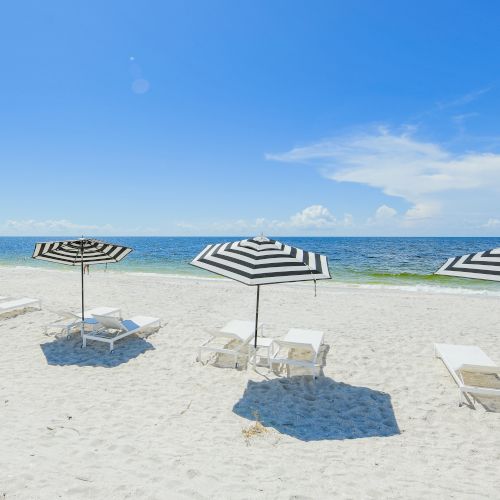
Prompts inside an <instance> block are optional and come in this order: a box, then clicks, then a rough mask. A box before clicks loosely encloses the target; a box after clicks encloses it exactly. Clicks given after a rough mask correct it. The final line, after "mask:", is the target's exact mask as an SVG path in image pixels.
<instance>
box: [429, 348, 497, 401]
mask: <svg viewBox="0 0 500 500" xmlns="http://www.w3.org/2000/svg"><path fill="white" fill-rule="evenodd" d="M434 352H435V354H436V357H438V358H441V360H442V361H443V363H444V365H445V366H446V368H448V371H449V372H450V375H451V376H452V377H453V380H455V382H456V383H457V385H458V392H459V399H458V402H459V406H462V404H463V398H464V397H465V398H466V399H467V400H468V401H469V403H471V404H472V406H474V403H473V402H472V401H471V400H470V399H469V397H468V396H467V394H470V395H471V396H472V397H473V398H474V396H475V395H476V396H489V397H492V396H496V397H500V377H499V375H500V366H498V365H496V364H495V363H494V362H493V361H492V360H491V359H490V358H489V357H488V356H487V355H486V354H485V353H484V352H483V351H482V350H481V349H480V348H479V347H477V346H474V345H450V344H434ZM472 377H474V378H475V380H474V381H473V382H472V381H471V380H469V379H470V378H472ZM479 382H480V385H479Z"/></svg>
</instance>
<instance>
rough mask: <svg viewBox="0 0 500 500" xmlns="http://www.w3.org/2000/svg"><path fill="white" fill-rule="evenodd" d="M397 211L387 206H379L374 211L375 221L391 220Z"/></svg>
mask: <svg viewBox="0 0 500 500" xmlns="http://www.w3.org/2000/svg"><path fill="white" fill-rule="evenodd" d="M397 213H398V212H397V210H395V209H394V208H392V207H388V206H387V205H380V207H378V208H377V210H375V219H377V220H387V219H392V218H393V217H394V216H395V215H396V214H397Z"/></svg>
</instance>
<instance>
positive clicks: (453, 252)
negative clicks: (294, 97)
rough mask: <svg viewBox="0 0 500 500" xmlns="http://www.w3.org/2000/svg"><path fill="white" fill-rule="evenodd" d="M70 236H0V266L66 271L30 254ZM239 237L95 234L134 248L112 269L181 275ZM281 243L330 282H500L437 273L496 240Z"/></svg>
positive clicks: (491, 285) (482, 286) (499, 242)
mask: <svg viewBox="0 0 500 500" xmlns="http://www.w3.org/2000/svg"><path fill="white" fill-rule="evenodd" d="M71 238H74V237H67V238H66V237H56V238H55V237H40V236H38V237H0V266H31V267H43V268H57V269H68V268H67V267H66V266H59V265H57V264H51V263H48V262H42V261H38V260H34V259H32V258H31V254H32V252H33V247H34V244H35V242H37V241H51V240H62V239H71ZM242 238H243V237H241V238H238V237H117V236H110V237H99V238H98V239H102V240H105V241H110V242H113V243H118V244H123V245H126V246H129V247H132V248H133V249H134V251H133V252H132V253H131V254H130V255H129V256H128V257H127V258H126V259H125V260H123V261H122V262H120V263H118V264H111V265H110V269H111V267H112V269H113V271H116V272H141V273H163V274H176V275H183V276H204V277H214V275H212V274H210V273H208V272H206V271H203V270H202V269H199V268H196V267H193V266H191V265H189V262H190V260H191V259H192V258H193V257H195V256H196V255H197V254H198V253H199V252H200V251H201V250H202V249H203V248H204V246H205V245H208V244H211V243H219V242H224V241H234V240H237V239H242ZM277 239H279V241H281V242H283V243H287V244H289V245H292V246H297V247H300V248H303V249H304V250H310V251H313V252H319V253H322V254H325V255H327V256H328V258H329V262H330V267H331V272H332V276H333V281H334V282H339V283H351V284H359V285H391V286H432V287H446V288H448V287H452V288H463V289H474V290H478V291H480V290H486V291H488V290H491V291H500V284H499V283H495V282H489V281H482V280H469V279H460V278H450V277H446V276H436V275H434V274H433V272H434V271H435V270H437V269H438V268H439V267H440V265H441V264H443V262H445V261H446V259H447V258H449V257H453V256H457V255H463V254H466V253H471V252H477V251H481V250H487V249H490V248H495V247H499V246H500V238H476V237H468V238H462V237H449V238H441V237H439V238H438V237H436V238H419V237H415V238H380V237H279V238H277Z"/></svg>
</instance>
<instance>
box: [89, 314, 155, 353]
mask: <svg viewBox="0 0 500 500" xmlns="http://www.w3.org/2000/svg"><path fill="white" fill-rule="evenodd" d="M94 318H95V319H96V320H97V321H98V323H99V326H100V328H98V329H97V330H95V331H92V332H83V343H82V347H86V346H87V340H95V341H97V342H104V343H107V344H109V351H110V352H112V351H113V349H114V344H115V342H116V341H117V340H120V339H124V338H125V337H128V336H129V335H133V334H134V333H141V332H144V331H147V330H149V329H153V328H160V326H161V325H160V319H159V318H151V317H149V316H134V317H133V318H130V319H124V320H121V319H119V318H114V317H113V316H103V315H99V314H94Z"/></svg>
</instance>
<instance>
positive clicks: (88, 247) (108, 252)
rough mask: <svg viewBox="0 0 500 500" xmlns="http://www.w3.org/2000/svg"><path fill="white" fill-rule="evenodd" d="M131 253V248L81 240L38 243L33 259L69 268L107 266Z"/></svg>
mask: <svg viewBox="0 0 500 500" xmlns="http://www.w3.org/2000/svg"><path fill="white" fill-rule="evenodd" d="M131 251H132V249H131V248H128V247H124V246H121V245H114V244H112V243H105V242H104V241H99V240H91V239H84V238H81V239H78V240H71V241H49V242H46V243H36V244H35V251H34V252H33V258H34V259H41V260H48V261H50V262H57V263H58V264H66V265H69V266H76V265H81V264H107V263H110V262H118V261H120V260H122V259H123V258H125V257H126V256H127V255H128V254H129V253H130V252H131Z"/></svg>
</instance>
